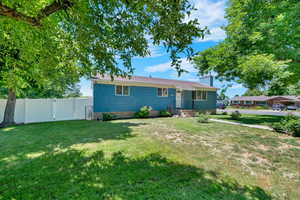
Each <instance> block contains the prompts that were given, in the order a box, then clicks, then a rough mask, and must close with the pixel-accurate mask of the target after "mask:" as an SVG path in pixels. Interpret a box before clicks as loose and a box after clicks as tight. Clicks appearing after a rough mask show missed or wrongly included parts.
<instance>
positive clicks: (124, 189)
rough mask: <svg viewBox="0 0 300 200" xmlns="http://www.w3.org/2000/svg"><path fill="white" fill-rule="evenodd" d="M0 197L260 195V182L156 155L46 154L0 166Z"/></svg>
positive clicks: (188, 198)
mask: <svg viewBox="0 0 300 200" xmlns="http://www.w3.org/2000/svg"><path fill="white" fill-rule="evenodd" d="M0 185H1V187H0V199H43V200H46V199H123V200H125V199H126V200H132V199H186V200H191V199H210V200H211V199H216V200H217V199H218V200H220V199H231V200H235V199H236V200H246V199H264V200H268V199H271V197H270V196H269V195H268V194H267V193H266V192H265V191H264V190H262V189H261V188H259V187H248V186H241V185H239V184H238V183H236V182H235V181H234V180H229V179H221V178H220V177H218V175H217V174H216V173H215V172H213V171H205V170H203V169H201V168H195V167H193V166H189V165H183V164H179V163H175V162H172V161H169V160H167V159H166V158H164V157H162V156H160V155H159V154H152V155H148V156H145V157H141V158H135V159H133V158H131V157H127V156H125V155H123V154H122V153H120V152H119V153H115V154H113V155H112V156H111V157H110V158H106V157H104V154H103V152H101V151H98V152H95V153H93V154H92V155H90V156H87V155H86V154H85V153H84V152H83V151H77V150H69V151H66V152H59V153H47V154H45V155H42V156H40V157H37V158H34V159H31V160H28V162H24V163H23V164H22V165H19V166H7V167H6V168H4V169H3V170H1V171H0Z"/></svg>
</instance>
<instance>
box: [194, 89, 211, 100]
mask: <svg viewBox="0 0 300 200" xmlns="http://www.w3.org/2000/svg"><path fill="white" fill-rule="evenodd" d="M198 91H201V92H205V93H206V95H205V96H206V98H205V99H202V98H201V99H197V92H198ZM195 95H196V96H195V99H193V100H194V101H207V99H208V92H207V91H205V90H196V94H195Z"/></svg>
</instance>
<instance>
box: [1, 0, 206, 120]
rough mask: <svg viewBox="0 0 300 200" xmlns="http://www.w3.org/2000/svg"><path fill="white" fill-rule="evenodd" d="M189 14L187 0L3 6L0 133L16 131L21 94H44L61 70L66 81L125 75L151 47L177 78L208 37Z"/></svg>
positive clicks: (13, 0) (42, 1)
mask: <svg viewBox="0 0 300 200" xmlns="http://www.w3.org/2000/svg"><path fill="white" fill-rule="evenodd" d="M192 10H193V7H192V5H191V4H190V3H189V1H188V0H176V1H174V0H104V1H103V0H36V1H27V0H1V2H0V27H1V29H0V48H1V51H2V50H3V51H2V52H1V54H2V55H4V57H3V59H2V60H1V76H0V81H1V84H2V85H3V86H4V87H5V88H7V90H8V101H7V106H6V110H5V117H4V122H3V123H2V125H3V126H5V125H8V124H12V123H14V119H13V117H14V116H13V113H14V108H15V102H16V94H17V93H18V92H19V91H21V90H22V89H24V88H30V87H31V88H32V87H36V86H37V85H39V86H40V87H41V88H42V87H43V85H44V84H47V80H53V79H55V78H58V77H59V76H64V75H66V73H65V72H66V71H64V70H65V69H67V71H70V72H71V73H74V74H75V75H74V76H71V77H76V76H77V75H78V74H79V75H80V76H83V75H86V76H89V75H90V74H91V73H101V74H104V73H109V74H111V76H114V75H117V76H127V75H130V74H132V73H133V70H134V69H133V67H132V65H131V58H132V57H135V56H146V55H148V54H149V53H150V52H149V48H148V42H149V41H151V42H153V44H154V45H163V46H164V47H165V48H166V49H167V51H168V52H169V53H170V58H171V61H172V65H173V66H174V67H175V68H176V69H177V70H178V72H179V73H180V72H182V69H181V67H180V56H182V55H186V56H187V57H189V58H190V57H191V56H192V55H193V50H192V48H191V47H190V44H191V43H192V41H193V39H194V38H196V37H203V36H204V33H205V31H206V29H201V28H200V26H199V24H198V21H197V20H190V21H186V17H187V15H189V13H190V12H191V11H192ZM179 55H180V56H179ZM2 73H3V74H2ZM56 73H58V74H56ZM53 76H54V78H53Z"/></svg>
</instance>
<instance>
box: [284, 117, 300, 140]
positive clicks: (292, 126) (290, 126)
mask: <svg viewBox="0 0 300 200" xmlns="http://www.w3.org/2000/svg"><path fill="white" fill-rule="evenodd" d="M285 128H286V131H287V132H288V133H290V134H291V135H292V136H294V137H300V120H299V119H291V120H289V121H288V122H287V123H286V124H285Z"/></svg>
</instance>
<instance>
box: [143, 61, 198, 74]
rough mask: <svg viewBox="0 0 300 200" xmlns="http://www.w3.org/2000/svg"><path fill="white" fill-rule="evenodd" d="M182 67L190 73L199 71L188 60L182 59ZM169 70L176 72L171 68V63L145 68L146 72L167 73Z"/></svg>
mask: <svg viewBox="0 0 300 200" xmlns="http://www.w3.org/2000/svg"><path fill="white" fill-rule="evenodd" d="M181 67H182V69H184V70H186V71H188V72H197V70H196V69H195V68H194V66H193V64H192V63H190V62H189V61H188V60H187V59H186V58H183V59H181ZM169 70H173V71H175V69H174V68H173V67H171V62H167V63H162V64H158V65H153V66H149V67H146V68H145V71H146V72H152V73H153V72H166V71H169Z"/></svg>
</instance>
